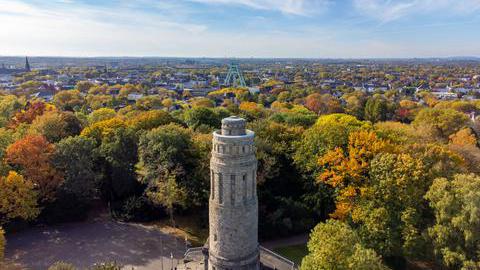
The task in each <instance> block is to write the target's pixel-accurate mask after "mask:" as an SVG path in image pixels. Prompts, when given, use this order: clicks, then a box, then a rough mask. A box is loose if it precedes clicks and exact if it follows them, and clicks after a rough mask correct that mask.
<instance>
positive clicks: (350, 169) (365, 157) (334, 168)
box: [317, 130, 393, 219]
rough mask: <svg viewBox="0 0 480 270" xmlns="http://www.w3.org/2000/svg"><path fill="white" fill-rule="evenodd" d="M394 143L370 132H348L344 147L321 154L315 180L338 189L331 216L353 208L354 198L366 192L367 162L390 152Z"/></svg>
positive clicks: (343, 213) (342, 216)
mask: <svg viewBox="0 0 480 270" xmlns="http://www.w3.org/2000/svg"><path fill="white" fill-rule="evenodd" d="M392 151H393V145H392V144H390V143H389V142H388V141H386V140H383V139H379V138H378V137H377V135H376V134H375V133H374V132H372V131H364V130H362V131H356V132H353V133H351V134H350V136H349V140H348V146H347V148H346V150H344V149H343V148H340V147H337V148H335V149H333V150H330V151H328V152H327V153H326V154H325V155H323V156H322V157H320V159H319V160H318V165H320V166H321V167H323V168H325V169H324V170H323V172H322V173H320V175H319V176H318V178H317V181H319V182H322V183H325V184H327V185H329V186H331V187H333V188H335V189H336V190H337V192H338V195H337V198H336V210H335V212H334V213H333V214H332V217H333V218H339V219H343V218H345V217H346V215H347V214H348V213H350V211H351V210H352V207H353V206H354V202H355V199H356V198H357V197H358V196H361V195H362V193H363V192H364V191H365V187H366V183H367V181H368V169H369V165H370V161H371V160H372V159H373V158H374V157H375V156H376V155H377V154H378V153H382V152H392Z"/></svg>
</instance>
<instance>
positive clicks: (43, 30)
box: [0, 0, 480, 58]
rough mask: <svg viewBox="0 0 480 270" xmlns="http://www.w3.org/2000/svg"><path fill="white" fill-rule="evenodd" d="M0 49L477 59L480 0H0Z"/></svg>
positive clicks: (7, 52) (110, 53)
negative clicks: (462, 57) (470, 57)
mask: <svg viewBox="0 0 480 270" xmlns="http://www.w3.org/2000/svg"><path fill="white" fill-rule="evenodd" d="M0 41H1V42H0V55H50V56H56V55H59V56H188V57H190V56H195V57H318V58H329V57H331V58H363V57H432V56H439V57H444V56H480V0H404V1H400V0H398V1H396V0H337V1H335V0H138V1H135V0H106V1H102V0H57V1H54V0H0Z"/></svg>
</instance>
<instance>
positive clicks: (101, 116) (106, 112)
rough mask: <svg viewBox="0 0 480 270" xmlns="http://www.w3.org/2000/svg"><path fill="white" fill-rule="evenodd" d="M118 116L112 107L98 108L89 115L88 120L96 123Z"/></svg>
mask: <svg viewBox="0 0 480 270" xmlns="http://www.w3.org/2000/svg"><path fill="white" fill-rule="evenodd" d="M115 116H117V113H116V112H115V110H113V109H110V108H100V109H98V110H95V111H93V112H92V113H90V115H88V122H89V123H90V124H95V123H98V122H101V121H105V120H109V119H112V118H114V117H115Z"/></svg>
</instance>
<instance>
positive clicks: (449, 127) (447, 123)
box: [412, 108, 470, 141]
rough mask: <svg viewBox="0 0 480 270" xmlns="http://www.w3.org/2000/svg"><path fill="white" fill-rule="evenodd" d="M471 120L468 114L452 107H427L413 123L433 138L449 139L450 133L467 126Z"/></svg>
mask: <svg viewBox="0 0 480 270" xmlns="http://www.w3.org/2000/svg"><path fill="white" fill-rule="evenodd" d="M469 121H470V120H469V118H468V116H467V115H465V114H464V113H461V112H458V111H455V110H452V109H436V108H433V109H431V108H426V109H423V110H421V111H420V112H419V113H418V115H417V116H416V117H415V120H414V121H413V123H412V124H413V126H415V127H416V128H417V129H420V130H421V131H423V132H424V135H425V136H427V137H429V138H431V139H433V140H438V139H440V140H443V141H447V140H448V138H449V136H450V135H452V134H454V133H455V132H457V131H459V130H460V129H462V128H464V127H466V126H467V125H468V124H469Z"/></svg>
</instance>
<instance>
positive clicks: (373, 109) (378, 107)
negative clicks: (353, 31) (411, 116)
mask: <svg viewBox="0 0 480 270" xmlns="http://www.w3.org/2000/svg"><path fill="white" fill-rule="evenodd" d="M387 114H388V107H387V101H386V100H385V99H384V98H383V97H375V96H374V97H371V98H369V99H368V100H367V103H366V104H365V120H368V121H371V122H372V123H376V122H379V121H385V120H387V117H388V115H387Z"/></svg>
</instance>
